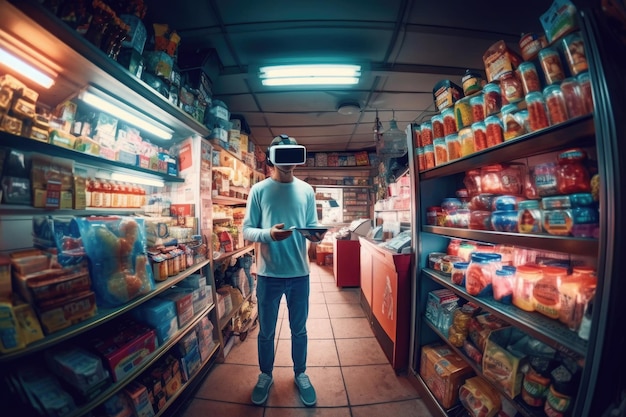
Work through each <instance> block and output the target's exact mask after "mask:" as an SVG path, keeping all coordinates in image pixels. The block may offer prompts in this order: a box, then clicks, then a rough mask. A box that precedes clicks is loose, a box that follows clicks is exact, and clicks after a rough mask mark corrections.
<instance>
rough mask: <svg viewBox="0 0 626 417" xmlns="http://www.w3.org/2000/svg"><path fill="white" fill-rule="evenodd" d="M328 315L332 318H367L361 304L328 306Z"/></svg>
mask: <svg viewBox="0 0 626 417" xmlns="http://www.w3.org/2000/svg"><path fill="white" fill-rule="evenodd" d="M327 307H328V314H329V315H330V317H332V318H346V317H365V312H364V311H363V308H361V305H360V304H352V303H348V304H327Z"/></svg>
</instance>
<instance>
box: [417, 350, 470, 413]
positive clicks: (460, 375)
mask: <svg viewBox="0 0 626 417" xmlns="http://www.w3.org/2000/svg"><path fill="white" fill-rule="evenodd" d="M420 375H421V377H422V378H423V379H424V382H425V383H426V386H428V388H429V389H430V391H431V392H432V393H433V395H434V396H435V398H436V399H437V401H438V402H439V404H441V406H442V407H443V408H445V409H448V408H450V407H452V406H453V405H454V404H456V402H457V400H458V393H459V387H460V386H461V385H462V384H463V383H464V382H465V380H466V379H467V378H469V377H471V376H473V375H474V371H473V370H472V368H471V367H470V366H469V365H468V364H467V362H465V361H464V360H463V359H462V358H461V357H460V356H459V355H457V354H456V353H455V352H454V351H452V349H450V348H449V347H448V346H446V345H443V344H434V345H428V346H424V347H423V348H422V357H421V363H420Z"/></svg>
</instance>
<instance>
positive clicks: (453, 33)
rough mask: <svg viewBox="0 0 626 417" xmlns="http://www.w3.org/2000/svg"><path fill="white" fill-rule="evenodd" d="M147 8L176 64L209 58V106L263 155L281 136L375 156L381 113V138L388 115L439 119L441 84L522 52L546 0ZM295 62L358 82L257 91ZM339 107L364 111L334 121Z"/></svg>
mask: <svg viewBox="0 0 626 417" xmlns="http://www.w3.org/2000/svg"><path fill="white" fill-rule="evenodd" d="M146 3H147V5H148V14H147V16H146V18H147V19H146V21H147V22H157V23H168V24H169V26H170V28H171V29H174V30H176V31H177V32H178V34H179V35H180V36H181V38H182V40H181V44H180V56H179V60H180V59H181V58H185V59H190V58H192V59H196V60H197V59H201V60H203V61H204V63H205V64H204V66H205V68H209V71H207V72H209V73H210V74H211V81H212V88H213V98H214V99H218V100H221V101H223V102H224V103H226V105H227V106H228V108H229V110H230V111H231V113H233V114H238V115H242V116H244V118H245V120H246V122H247V123H248V125H249V127H250V131H251V135H250V136H251V139H252V141H253V142H255V143H256V144H257V145H260V146H262V147H265V146H267V145H268V144H269V143H270V141H271V140H272V138H274V137H275V136H277V135H279V134H281V133H285V134H288V135H290V136H293V137H295V138H296V139H297V140H298V142H299V143H300V144H303V145H305V146H306V147H307V148H308V150H310V151H329V152H330V151H334V152H344V151H357V150H363V149H374V148H375V136H374V124H375V123H374V122H375V119H376V113H377V112H378V116H379V118H380V121H381V122H382V126H383V131H384V130H386V129H388V128H389V120H390V119H391V118H392V116H395V119H396V120H397V122H398V126H399V127H400V129H405V128H406V126H407V125H408V124H409V123H411V122H414V121H417V122H421V121H422V120H424V119H426V118H428V117H429V116H430V115H432V114H434V113H435V107H434V104H433V97H432V90H433V87H434V86H435V84H436V83H437V82H438V81H440V80H443V79H449V80H451V81H452V82H454V83H456V84H457V85H461V77H462V76H463V74H464V73H465V70H466V69H472V70H478V71H480V72H481V73H483V74H484V65H483V61H482V56H483V53H484V52H485V51H486V50H487V49H488V48H489V47H490V46H491V45H492V44H494V43H495V42H497V41H498V40H504V41H505V42H507V44H509V45H511V46H513V47H514V48H516V49H517V45H518V42H519V39H520V36H521V34H522V33H528V32H534V33H539V34H541V33H543V29H542V27H541V23H540V20H539V16H540V15H541V14H542V13H544V12H545V11H546V10H548V8H549V7H550V5H551V4H552V0H527V1H525V2H521V3H516V4H515V6H510V7H509V8H508V9H509V10H508V11H504V8H503V3H502V1H492V0H487V1H481V2H470V1H467V0H443V1H429V0H384V1H383V0H307V1H304V0H301V1H294V0H266V1H258V0H257V1H252V0H223V1H222V0H177V1H176V2H172V1H170V0H147V1H146ZM208 51H214V53H213V54H210V53H209V52H208ZM183 54H185V56H183ZM191 55H193V56H191ZM204 58H206V59H204ZM299 63H349V64H360V65H361V66H362V76H361V79H360V81H359V83H358V84H357V85H354V86H350V87H323V88H316V87H304V88H303V87H265V86H262V85H261V82H260V79H259V77H258V69H259V67H260V66H262V65H270V64H299ZM343 103H356V104H358V106H359V108H360V111H358V112H356V113H355V114H350V115H342V114H339V113H338V112H337V109H338V107H339V106H340V105H341V104H343Z"/></svg>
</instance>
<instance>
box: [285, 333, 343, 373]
mask: <svg viewBox="0 0 626 417" xmlns="http://www.w3.org/2000/svg"><path fill="white" fill-rule="evenodd" d="M306 362H307V366H309V367H311V366H339V357H338V356H337V346H335V341H334V340H333V339H319V340H318V339H311V340H309V347H308V349H307V361H306ZM274 364H275V365H276V366H292V365H293V361H292V360H291V340H289V339H280V340H279V341H278V348H277V349H276V359H275V360H274Z"/></svg>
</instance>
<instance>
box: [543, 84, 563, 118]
mask: <svg viewBox="0 0 626 417" xmlns="http://www.w3.org/2000/svg"><path fill="white" fill-rule="evenodd" d="M543 97H544V100H545V102H546V109H547V110H548V119H550V124H551V125H556V124H559V123H563V122H565V121H567V119H569V116H568V114H567V106H566V104H565V97H564V96H563V93H562V92H561V87H560V86H559V85H554V84H553V85H549V86H547V87H546V88H544V90H543Z"/></svg>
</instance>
